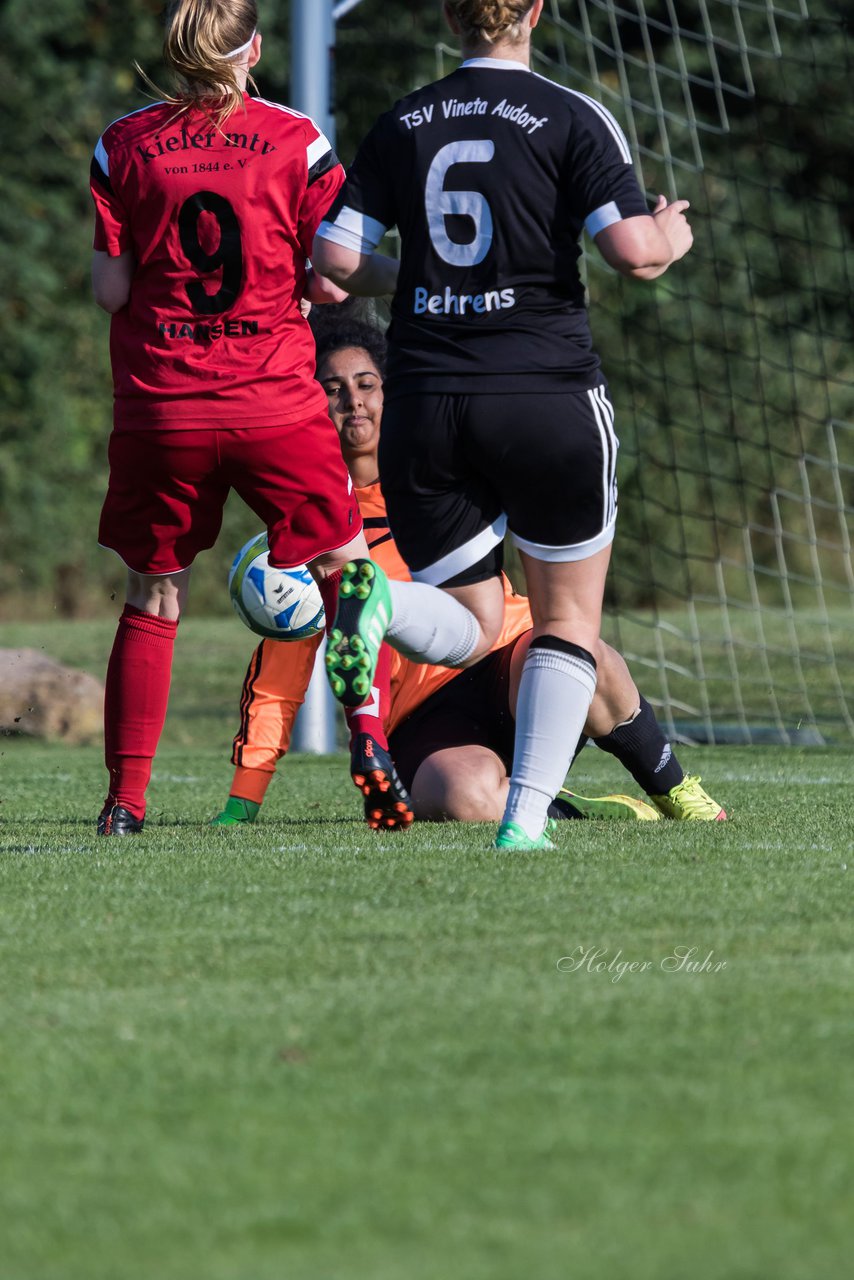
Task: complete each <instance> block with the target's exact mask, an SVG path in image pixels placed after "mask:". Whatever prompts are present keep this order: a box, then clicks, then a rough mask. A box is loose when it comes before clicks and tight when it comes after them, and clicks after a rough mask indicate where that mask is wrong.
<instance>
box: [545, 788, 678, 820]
mask: <svg viewBox="0 0 854 1280" xmlns="http://www.w3.org/2000/svg"><path fill="white" fill-rule="evenodd" d="M554 803H555V804H556V805H558V806H559V807H560V808H564V806H568V807H569V808H570V809H572V810H573V811H574V812H573V813H571V814H567V817H573V818H575V817H578V818H598V819H599V820H600V821H606V822H659V821H660V820H661V815H660V814H659V813H657V811H656V810H655V809H653V807H652V805H651V804H647V803H646V801H645V800H635V798H634V796H579V795H576V794H575V792H574V791H568V790H567V789H566V787H561V789H560V791H559V792H558V793H557V797H556V799H555V802H554ZM564 811H565V810H564Z"/></svg>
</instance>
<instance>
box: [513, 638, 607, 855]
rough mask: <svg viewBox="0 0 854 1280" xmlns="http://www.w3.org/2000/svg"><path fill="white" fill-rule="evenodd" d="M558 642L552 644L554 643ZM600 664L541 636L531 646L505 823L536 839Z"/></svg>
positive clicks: (524, 672) (575, 739)
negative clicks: (518, 827) (513, 823)
mask: <svg viewBox="0 0 854 1280" xmlns="http://www.w3.org/2000/svg"><path fill="white" fill-rule="evenodd" d="M552 646H554V647H552ZM595 689H596V667H595V664H594V663H593V660H592V658H591V657H590V654H589V653H587V651H586V650H585V649H580V648H579V647H578V646H577V645H573V644H570V643H569V642H568V641H565V640H559V639H557V638H556V637H555V636H539V637H538V639H537V640H534V641H533V643H532V645H531V648H530V649H529V650H528V656H527V658H526V659H525V665H524V667H523V668H522V681H521V684H520V685H519V701H518V705H517V708H516V744H515V747H514V750H513V775H512V777H511V779H510V792H509V794H508V796H507V807H506V809H505V810H504V819H503V820H504V822H516V823H518V825H519V826H520V827H521V828H522V829H523V831H525V833H526V834H527V835H528V836H530V837H531V839H532V840H535V839H536V838H537V837H538V836H540V835H542V833H543V831H544V830H545V826H546V819H547V816H548V807H549V805H550V804H551V802H552V800H554V798H555V796H556V795H557V793H558V791H559V790H560V788H561V787H562V786H563V780H564V778H565V777H566V774H567V771H568V769H569V766H570V764H571V763H572V756H573V752H574V751H575V744H576V743H577V742H578V739H579V736H580V735H581V731H582V729H583V728H584V722H585V721H586V719H587V713H588V711H589V709H590V703H591V701H592V698H593V693H594V691H595Z"/></svg>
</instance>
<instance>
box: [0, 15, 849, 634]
mask: <svg viewBox="0 0 854 1280" xmlns="http://www.w3.org/2000/svg"><path fill="white" fill-rule="evenodd" d="M737 8H738V6H734V7H733V12H735V9H737ZM846 8H847V6H846V5H845V4H843V3H842V2H841V0H818V2H817V3H815V4H811V5H810V10H811V15H810V17H809V19H806V18H804V17H803V16H800V17H798V16H796V15H789V16H782V17H780V18H779V19H778V22H777V26H778V27H779V31H778V32H777V35H776V41H777V43H776V46H775V42H774V38H772V36H771V35H770V34H769V21H768V15H767V14H765V13H763V12H761V11H760V9H759V8H758V7H757V6H746V7H745V8H743V9H739V10H738V13H739V21H740V23H741V28H742V34H743V37H744V41H743V42H746V44H747V45H755V47H756V50H757V51H758V52H757V53H756V54H755V56H754V55H751V56H748V57H747V58H745V55H744V52H743V50H742V51H741V52H739V50H738V47H737V44H738V42H737V41H733V40H727V39H725V38H723V37H722V38H720V39H718V38H717V37H716V38H715V39H714V40H713V41H712V42H711V45H710V42H709V40H708V39H706V40H705V43H704V40H703V39H702V38H699V37H700V36H701V34H702V32H703V30H704V28H703V22H702V14H701V6H700V4H699V3H697V2H696V0H689V2H688V3H686V4H684V5H680V8H679V20H680V23H681V24H682V26H683V27H686V28H688V29H692V28H693V29H694V30H695V31H696V33H697V36H698V38H697V39H695V40H694V41H693V42H692V41H690V40H683V41H682V53H681V59H682V60H681V62H680V61H678V60H677V61H676V62H674V60H673V59H674V55H673V49H674V44H673V41H672V39H671V38H670V35H669V27H670V22H671V18H670V16H669V14H670V12H671V11H670V7H669V5H668V4H667V3H666V0H652V3H650V4H647V5H646V15H647V18H648V22H647V25H646V26H645V27H644V28H643V30H642V29H641V27H640V26H639V25H638V24H637V22H636V20H633V19H632V16H631V15H629V14H627V13H624V12H623V11H622V10H617V9H616V8H615V7H614V6H613V5H607V4H606V5H596V4H592V5H590V6H585V5H583V4H578V5H576V4H575V3H573V2H571V0H560V2H559V3H551V4H550V5H547V6H546V19H545V20H544V22H543V24H542V26H541V28H540V31H539V32H538V33H537V40H536V45H537V49H538V51H539V54H540V57H541V59H542V60H541V62H540V63H539V69H540V70H545V71H546V72H547V73H548V74H551V75H554V76H555V78H558V79H561V80H562V81H563V82H564V83H566V84H568V85H569V86H570V87H572V88H577V89H581V90H582V91H584V92H589V93H593V94H594V95H595V96H598V97H600V98H601V99H602V100H603V101H604V102H605V103H606V105H607V106H609V107H610V108H611V109H612V110H614V111H615V113H616V114H617V115H618V116H619V117H620V119H621V122H623V123H624V124H626V127H627V128H628V127H629V123H630V124H631V129H630V137H631V138H632V141H633V145H634V146H635V147H636V149H637V150H638V153H639V155H640V157H641V162H642V167H643V171H644V177H645V179H646V182H647V183H648V185H649V189H650V194H651V195H652V194H654V192H657V191H659V190H664V191H665V192H666V193H667V194H668V195H669V196H671V197H672V196H673V195H675V194H676V188H677V187H678V191H679V194H681V195H685V196H687V197H688V198H689V199H690V200H691V203H692V214H691V217H692V222H693V225H694V228H695V236H696V242H695V248H694V251H693V253H692V256H691V258H690V259H689V261H688V262H687V263H686V264H685V265H684V266H681V267H679V268H677V269H676V270H674V271H673V272H671V273H668V275H667V276H666V277H664V278H663V279H662V280H661V281H660V282H657V283H656V284H655V285H653V286H648V285H647V286H644V285H638V284H635V283H627V282H625V281H623V280H621V279H620V278H618V277H616V276H614V275H613V273H611V272H609V271H608V270H607V269H605V268H604V267H603V266H602V265H601V263H599V261H598V260H597V259H595V258H590V260H589V287H590V292H591V304H592V317H593V326H594V335H595V338H596V341H597V345H598V347H599V349H600V350H601V351H602V353H603V359H604V364H605V368H606V371H607V373H608V375H609V379H610V382H611V387H612V394H613V397H614V400H615V403H616V405H617V409H618V430H619V434H620V436H621V438H622V442H623V450H622V460H621V472H620V475H621V493H622V501H621V525H620V534H619V537H618V549H617V555H616V557H615V573H614V576H613V584H612V594H613V597H614V600H615V601H616V602H617V603H619V604H621V605H627V606H631V605H635V604H643V603H654V602H659V601H661V602H662V603H664V604H666V603H668V602H669V601H670V599H671V598H674V599H682V598H685V597H686V596H689V595H692V594H695V593H697V592H700V593H702V592H703V591H704V590H706V589H707V588H708V579H709V576H710V574H711V572H712V567H713V566H716V571H717V572H718V573H719V574H720V573H724V574H725V575H726V574H727V573H730V576H731V578H732V582H733V586H732V591H733V593H734V596H735V598H738V599H740V598H741V597H742V596H744V598H745V600H747V599H748V597H749V595H750V591H751V590H752V589H753V586H752V585H751V582H750V581H749V574H748V573H747V571H746V567H745V562H744V554H745V553H744V542H745V532H744V531H745V529H746V528H750V530H751V535H750V536H751V556H752V557H754V558H755V560H756V562H757V563H758V565H759V568H760V572H765V571H767V575H766V576H767V585H762V584H764V583H765V578H764V577H761V578H760V585H762V589H763V590H767V591H768V592H770V593H771V594H772V595H773V594H774V593H775V592H778V591H779V584H778V581H777V578H775V574H777V575H778V576H779V567H780V566H779V562H780V547H781V537H782V546H783V548H784V552H785V556H786V557H787V559H786V566H785V568H786V572H787V573H788V572H789V571H790V572H791V577H792V581H793V582H795V583H797V580H798V577H799V576H803V577H805V578H810V580H812V579H813V578H814V569H815V565H814V560H815V543H816V537H817V538H818V541H819V543H821V542H822V540H823V541H824V542H825V543H827V544H828V545H829V547H830V550H829V551H828V552H827V554H828V555H829V556H831V558H833V557H836V559H838V557H839V554H840V553H839V546H838V544H839V536H840V530H839V525H840V511H839V491H838V483H837V481H836V480H835V479H834V475H839V474H841V476H842V483H843V485H844V486H845V493H844V497H845V500H846V501H847V502H848V503H849V504H850V503H851V502H852V495H851V493H850V480H849V479H847V478H846V476H847V474H848V473H845V472H844V470H843V471H842V472H841V473H834V472H833V470H832V468H831V467H830V466H829V454H828V435H827V423H828V421H829V420H830V419H836V420H841V421H843V422H848V423H852V422H854V345H852V336H854V335H852V324H851V320H852V313H851V301H850V299H851V295H852V288H851V285H852V253H851V250H852V229H853V228H854V213H852V210H854V191H852V185H854V176H852V175H854V128H852V124H853V123H854V119H852V116H854V108H852V102H851V95H850V92H849V88H848V82H849V79H850V73H851V71H852V69H854V57H852V37H851V35H850V33H849V31H848V28H847V25H846V24H847V18H846V16H845V10H846ZM439 10H440V6H439V5H438V3H435V2H434V0H407V3H405V4H404V3H391V4H390V3H387V2H385V3H383V2H382V0H363V3H362V4H361V5H360V6H359V7H357V8H356V9H354V10H353V11H351V13H350V14H348V15H347V16H346V17H345V18H344V19H343V20H342V22H341V23H340V24H339V32H338V47H337V53H336V61H335V67H336V74H335V93H336V103H337V120H338V131H339V134H338V150H339V152H340V154H341V156H342V159H343V160H344V161H345V162H347V161H349V160H351V159H352V156H353V154H354V152H355V148H356V146H357V144H358V141H359V139H360V137H361V136H362V135H363V133H364V132H365V131H366V129H367V128H368V127H369V125H370V124H371V122H372V121H373V119H374V118H375V117H376V115H377V114H378V113H379V112H380V111H381V110H383V109H385V108H386V107H387V106H388V105H389V104H390V103H391V102H392V101H393V100H394V99H395V98H396V97H397V96H400V95H401V94H403V93H405V92H407V91H409V90H410V89H411V88H413V87H414V86H415V85H416V84H418V83H419V82H421V81H423V80H425V79H428V78H431V77H433V76H434V75H436V74H437V68H438V67H443V68H444V69H445V70H449V69H450V67H451V66H452V65H453V58H452V57H451V56H450V54H447V53H446V56H445V57H444V58H443V57H442V56H441V51H440V50H439V44H440V42H441V41H443V40H446V38H447V33H446V32H445V31H444V28H443V26H442V23H441V16H440V12H439ZM581 10H583V11H584V16H585V21H586V23H587V25H588V31H589V35H590V39H591V43H590V44H588V46H587V47H585V48H582V47H581V46H580V44H579V42H578V40H577V39H576V38H575V36H574V28H572V26H571V25H570V24H571V23H573V22H575V21H576V20H577V17H578V13H579V12H580V11H581ZM161 12H162V4H161V3H159V2H157V0H130V3H128V4H122V5H117V4H115V3H110V2H109V0H52V2H51V4H50V5H49V6H41V7H39V6H33V5H31V4H27V3H25V0H5V3H4V4H3V6H2V9H0V125H2V127H0V139H2V148H3V174H4V177H3V199H2V201H0V289H2V297H3V303H4V305H3V307H2V309H0V406H2V407H0V545H2V547H3V555H2V557H0V612H2V613H3V614H4V615H5V616H12V615H14V614H15V613H16V612H20V611H22V610H25V611H26V614H27V615H28V616H32V617H35V616H38V615H39V614H47V613H50V612H51V611H53V610H56V611H57V612H59V613H61V614H65V615H69V616H75V615H88V614H92V613H98V612H101V611H103V609H104V608H106V607H107V602H108V598H109V595H110V593H111V592H113V591H116V590H121V581H122V572H121V566H120V565H119V564H118V562H117V561H116V560H115V559H114V558H113V557H111V556H108V555H106V554H105V553H104V552H102V551H99V550H98V548H97V547H96V545H95V536H96V530H97V519H98V511H99V508H100V503H101V500H102V496H103V492H104V488H105V484H106V441H107V436H108V433H109V430H110V420H111V389H110V376H109V361H108V349H107V338H108V324H109V322H108V320H107V318H106V317H105V316H104V315H103V314H102V313H100V312H99V311H98V310H97V309H96V308H95V307H94V305H93V304H92V302H91V298H90V292H89V279H88V276H89V259H90V245H91V224H92V216H91V208H90V198H89V194H88V167H89V159H90V155H91V152H92V148H93V146H94V143H95V141H96V140H97V138H98V136H99V134H100V133H101V131H102V130H103V128H104V126H105V125H106V124H107V123H108V122H109V121H110V120H111V119H113V118H115V117H116V116H119V115H122V114H124V113H125V112H127V111H130V110H133V109H135V108H136V107H138V106H141V105H144V103H145V101H146V97H145V93H146V90H145V88H144V86H143V84H142V81H141V80H140V79H139V77H138V76H137V75H136V74H135V72H134V70H133V63H134V60H135V59H136V60H138V61H139V62H140V63H141V64H142V66H143V67H144V68H145V69H146V71H148V72H149V74H150V75H151V76H152V78H153V79H154V80H155V81H156V82H158V83H165V81H166V75H165V72H164V69H163V67H162V65H161V63H160V57H159V45H160V35H161V32H160V15H161ZM261 12H262V21H263V31H264V36H265V44H264V58H263V61H262V63H261V65H260V67H259V70H258V76H257V78H258V82H259V87H260V89H261V91H262V93H263V94H264V95H265V96H268V97H270V98H272V99H274V100H279V101H288V97H289V85H288V67H289V25H290V6H289V4H288V3H286V2H285V0H262V4H261ZM656 23H658V24H659V25H658V26H656ZM712 47H713V48H714V52H715V59H714V61H715V68H716V69H715V74H711V73H710V72H709V66H710V60H709V50H710V48H712ZM591 49H594V50H595V58H594V56H592V55H591ZM614 50H619V55H620V56H619V57H616V56H611V54H612V52H613V51H614ZM594 61H595V62H596V63H597V64H598V69H597V71H596V73H595V74H594V72H593V70H592V67H593V64H594ZM653 64H657V65H658V66H659V67H660V69H662V74H660V75H659V76H658V77H657V87H656V93H657V94H658V95H659V101H658V104H657V106H656V110H654V111H653V110H646V109H643V108H644V104H645V103H648V102H653V99H654V96H655V95H651V89H650V85H651V80H650V77H649V68H650V66H651V65H653ZM745 65H747V66H748V73H747V74H746V73H745ZM686 74H688V75H690V76H691V77H692V78H693V81H694V82H695V83H693V84H692V90H691V95H690V97H691V101H690V111H689V109H688V106H687V105H686V103H687V98H686V94H685V92H684V88H685V75H686ZM748 81H749V82H750V91H749V92H748V91H746V90H745V89H744V88H743V85H744V84H746V83H747V82H748ZM721 83H724V85H727V84H732V85H734V86H736V88H737V89H738V91H737V92H729V93H728V92H726V91H722V90H721V87H720V85H721ZM722 100H723V101H724V104H725V114H726V123H725V128H724V127H722V123H721V101H722ZM628 103H631V104H632V108H631V110H630V111H629V115H630V116H631V120H630V122H629V123H627V120H626V106H627V104H628ZM638 104H640V106H639V105H638ZM689 117H693V123H691V120H690V119H689ZM686 122H687V123H686ZM663 137H664V138H665V143H664V144H663V143H662V138H663ZM698 147H699V151H700V153H701V155H700V158H699V161H698V156H697V150H698ZM840 439H841V440H842V442H843V445H844V447H845V449H847V450H848V453H846V455H845V457H844V458H843V459H842V461H843V463H845V462H846V461H847V463H848V464H850V465H854V457H851V456H850V449H851V442H852V441H854V432H844V433H843V434H842V436H841V437H840ZM805 457H807V458H816V459H818V463H816V464H809V466H810V467H811V468H812V470H811V471H809V474H810V475H811V476H812V477H813V480H812V484H813V488H814V490H815V493H814V494H813V498H816V496H817V499H818V500H817V502H815V501H814V502H813V504H812V507H811V508H809V510H808V507H807V506H804V505H803V504H802V505H801V506H800V507H799V506H798V505H797V503H795V505H794V506H792V508H791V509H792V517H791V520H792V525H791V529H792V532H791V536H790V534H789V533H787V532H785V531H784V534H783V535H781V534H780V532H779V529H778V530H777V533H776V536H775V528H774V511H775V510H777V511H778V513H779V509H780V502H781V501H784V500H783V499H780V497H779V495H780V494H784V495H785V494H787V493H795V494H797V493H802V492H803V484H804V481H803V475H804V462H803V459H804V458H805ZM834 486H836V487H834ZM784 505H785V501H784ZM790 505H791V504H790ZM810 521H812V524H813V526H814V527H813V532H812V534H811V533H810ZM256 524H257V521H256V520H255V518H254V517H253V516H252V515H251V514H250V513H247V512H246V511H245V510H244V509H243V508H242V507H241V505H240V503H239V502H237V501H236V500H234V501H233V502H232V503H230V504H229V510H228V511H227V513H226V522H225V527H224V531H223V534H222V536H221V539H220V543H219V545H218V547H217V549H216V550H215V551H214V552H213V553H211V554H209V555H207V556H204V557H202V558H201V559H200V561H199V566H198V569H197V570H196V573H195V581H194V606H195V608H196V609H200V608H204V609H206V610H210V609H214V610H220V609H227V607H228V606H227V604H226V603H225V596H224V592H223V590H222V582H223V579H224V574H225V572H226V570H227V567H228V563H229V561H230V558H231V554H232V552H233V550H234V549H235V548H236V547H237V546H238V545H239V544H240V542H241V541H242V540H243V539H244V538H245V537H247V536H248V535H249V534H250V533H252V532H254V531H255V527H256ZM810 538H812V541H810ZM836 559H833V567H832V570H831V571H829V573H828V575H827V576H828V578H829V579H830V580H831V582H832V583H833V584H835V583H836V582H837V580H838V581H839V583H840V584H841V587H842V588H844V586H845V578H844V573H843V571H842V569H841V568H839V567H838V566H837V564H836ZM742 570H744V572H742ZM742 579H743V581H742ZM753 582H755V577H754V579H753ZM727 590H729V588H727Z"/></svg>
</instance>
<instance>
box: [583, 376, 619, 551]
mask: <svg viewBox="0 0 854 1280" xmlns="http://www.w3.org/2000/svg"><path fill="white" fill-rule="evenodd" d="M587 396H588V399H589V400H590V404H591V407H592V409H593V416H594V418H595V419H596V425H597V427H598V428H599V435H600V437H601V440H602V526H603V528H604V527H605V526H607V525H609V524H610V523H611V522H612V521H613V519H614V516H615V515H616V511H617V501H616V486H615V484H614V481H615V478H616V474H617V450H618V449H619V447H620V442H619V440H618V439H617V436H616V434H615V432H614V406H613V405H612V404H611V402H610V400H609V399H608V397H607V395H606V393H605V388H604V387H593V388H592V389H591V390H590V391H588V392H587Z"/></svg>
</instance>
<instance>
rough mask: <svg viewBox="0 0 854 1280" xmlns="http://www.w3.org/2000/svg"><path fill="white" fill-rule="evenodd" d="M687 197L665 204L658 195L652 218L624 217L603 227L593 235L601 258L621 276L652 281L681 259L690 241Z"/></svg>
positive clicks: (691, 240) (691, 235) (692, 235)
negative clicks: (686, 213) (686, 211)
mask: <svg viewBox="0 0 854 1280" xmlns="http://www.w3.org/2000/svg"><path fill="white" fill-rule="evenodd" d="M688 208H690V205H689V203H688V201H687V200H674V201H673V202H672V203H671V204H668V202H667V200H666V198H665V197H664V196H659V197H658V203H657V204H656V206H655V209H654V211H653V214H652V217H643V216H641V217H637V218H624V219H623V220H622V221H620V222H614V223H612V224H611V225H610V226H609V227H605V228H604V229H603V230H602V231H600V232H599V234H598V235H597V236H596V237H595V243H596V246H597V248H598V249H599V252H600V253H601V254H602V257H603V258H604V259H605V261H606V262H607V263H608V265H609V266H611V267H613V268H614V269H615V270H616V271H619V272H620V274H621V275H624V276H631V277H632V278H634V279H635V280H654V279H655V278H656V277H657V276H660V275H663V274H664V272H665V271H666V270H667V268H668V267H669V266H671V265H672V264H673V263H674V262H678V261H679V259H680V258H684V257H685V254H686V253H687V252H688V250H689V249H690V248H691V245H692V244H693V243H694V233H693V232H692V230H691V226H690V224H689V222H688V219H687V218H686V217H685V210H686V209H688Z"/></svg>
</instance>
